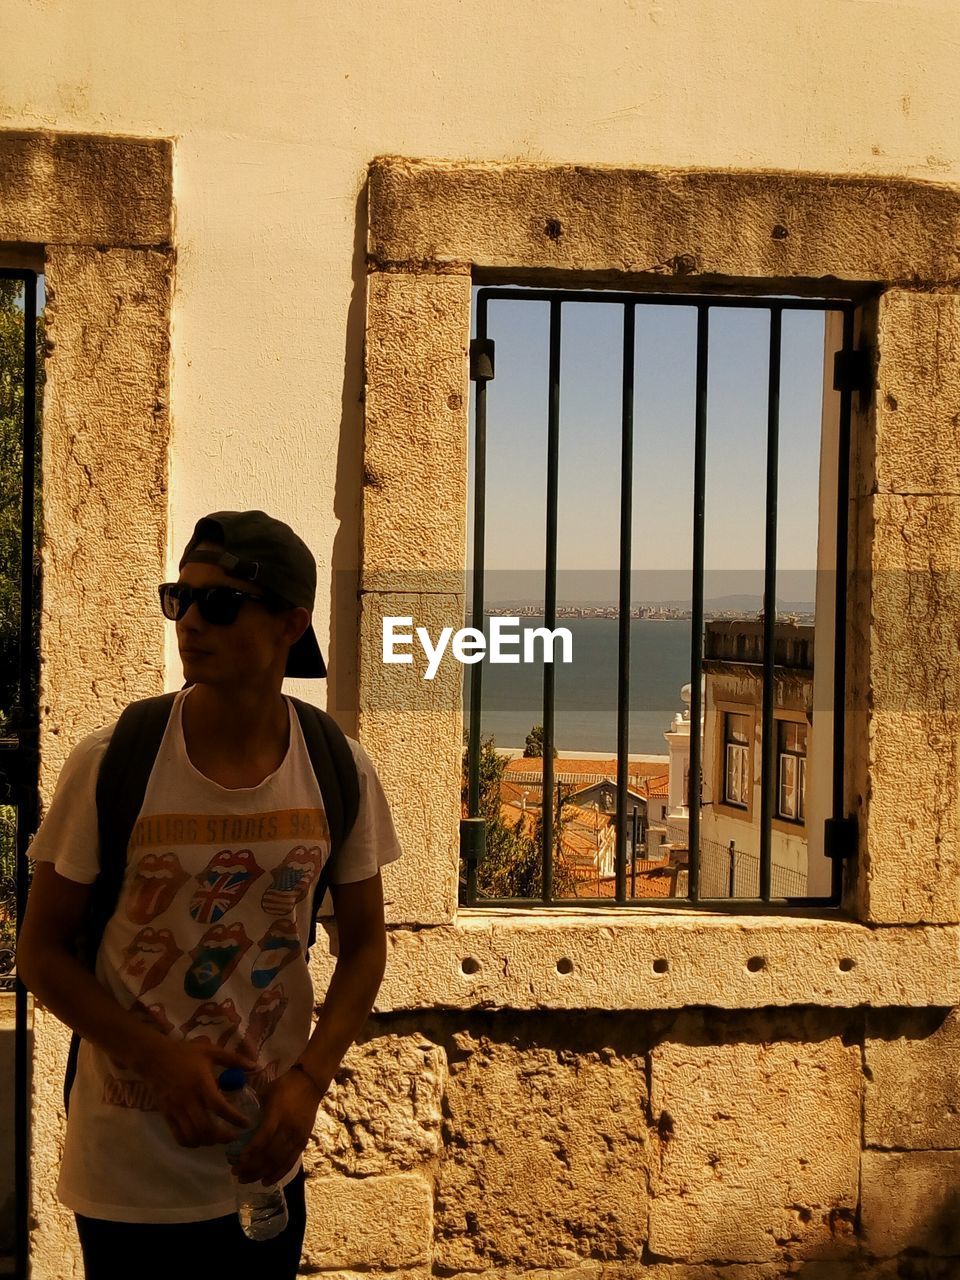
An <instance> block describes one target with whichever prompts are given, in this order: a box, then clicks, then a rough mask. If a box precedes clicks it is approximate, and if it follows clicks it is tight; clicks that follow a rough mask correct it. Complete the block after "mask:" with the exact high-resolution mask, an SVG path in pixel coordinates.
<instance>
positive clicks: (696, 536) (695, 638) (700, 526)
mask: <svg viewBox="0 0 960 1280" xmlns="http://www.w3.org/2000/svg"><path fill="white" fill-rule="evenodd" d="M709 335H710V313H709V309H708V306H707V304H705V303H702V304H700V305H699V306H698V307H697V399H696V430H695V439H694V461H693V600H692V606H693V608H692V614H693V617H692V620H691V623H690V626H691V636H690V641H691V644H690V650H691V652H690V769H689V774H688V779H687V788H688V789H687V814H688V819H687V822H688V827H687V831H688V839H687V844H688V846H689V853H688V855H687V856H688V871H687V891H688V893H689V896H690V899H691V901H693V902H696V901H697V900H698V899H699V897H700V772H701V767H702V759H701V757H702V743H701V740H700V732H701V729H700V720H701V702H702V697H701V689H700V683H701V680H702V678H703V674H702V673H703V543H704V529H705V509H706V489H707V346H708V342H709Z"/></svg>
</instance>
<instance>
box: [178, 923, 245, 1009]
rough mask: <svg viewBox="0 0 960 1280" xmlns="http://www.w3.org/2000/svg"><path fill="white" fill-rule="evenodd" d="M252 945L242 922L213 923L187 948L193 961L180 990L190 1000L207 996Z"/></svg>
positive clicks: (221, 984)
mask: <svg viewBox="0 0 960 1280" xmlns="http://www.w3.org/2000/svg"><path fill="white" fill-rule="evenodd" d="M252 945H253V943H252V942H251V941H250V939H249V938H248V937H247V935H246V934H245V933H244V930H243V925H242V924H240V923H237V924H215V925H214V926H213V928H212V929H208V930H207V932H206V933H205V934H204V935H203V937H202V938H201V939H200V941H199V942H198V943H197V945H196V946H195V947H194V949H193V950H192V951H191V952H190V959H191V960H192V961H193V963H192V964H191V965H190V968H189V969H188V970H187V972H186V976H185V977H184V979H183V989H184V991H185V992H186V993H187V995H188V996H191V997H192V998H193V999H194V1000H209V999H210V997H211V996H213V995H216V993H217V992H218V991H219V990H220V988H221V986H223V984H224V983H225V982H226V980H227V979H228V978H229V977H230V975H231V973H233V971H234V969H236V967H237V965H238V964H239V963H240V960H241V958H242V956H243V954H244V952H245V951H247V950H248V949H249V948H250V947H251V946H252Z"/></svg>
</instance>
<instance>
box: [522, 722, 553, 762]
mask: <svg viewBox="0 0 960 1280" xmlns="http://www.w3.org/2000/svg"><path fill="white" fill-rule="evenodd" d="M523 754H524V758H525V759H527V760H540V759H542V758H543V725H542V724H535V725H534V726H533V728H532V729H531V730H530V732H529V733H528V734H527V741H526V745H525V746H524V748H523ZM553 758H554V760H556V758H557V748H556V747H554V748H553Z"/></svg>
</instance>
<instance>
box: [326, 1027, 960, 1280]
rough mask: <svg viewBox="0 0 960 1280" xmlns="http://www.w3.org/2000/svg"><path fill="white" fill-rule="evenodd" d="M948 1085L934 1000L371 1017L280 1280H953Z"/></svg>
mask: <svg viewBox="0 0 960 1280" xmlns="http://www.w3.org/2000/svg"><path fill="white" fill-rule="evenodd" d="M958 1071H960V1020H958V1016H957V1013H956V1011H947V1010H942V1009H927V1010H923V1011H912V1012H910V1013H904V1012H901V1011H891V1010H883V1011H877V1010H863V1009H852V1010H824V1009H817V1008H789V1009H781V1010H757V1011H743V1012H736V1011H719V1010H685V1011H678V1012H658V1013H642V1012H631V1013H600V1012H586V1011H584V1012H580V1013H574V1014H568V1015H566V1016H564V1017H558V1016H557V1015H556V1014H555V1013H553V1014H551V1013H549V1012H505V1011H504V1012H498V1013H491V1014H481V1013H476V1012H475V1013H458V1014H454V1013H449V1014H439V1013H434V1014H431V1015H416V1016H413V1015H409V1014H398V1015H392V1016H384V1015H381V1016H378V1017H376V1018H374V1019H372V1020H371V1022H370V1024H369V1026H368V1028H367V1034H366V1037H365V1039H364V1041H363V1042H362V1043H361V1044H359V1045H357V1046H355V1047H354V1048H353V1049H352V1050H351V1051H350V1053H349V1054H348V1056H347V1059H346V1060H345V1063H344V1066H343V1068H342V1070H341V1072H340V1074H339V1076H338V1079H337V1081H336V1083H335V1085H334V1086H333V1088H332V1089H331V1091H330V1094H329V1095H328V1097H327V1098H326V1099H325V1101H324V1104H323V1107H322V1109H321V1113H320V1117H319V1121H318V1126H317V1131H316V1135H315V1138H314V1140H313V1142H312V1144H311V1146H310V1148H309V1149H308V1153H307V1158H306V1166H307V1171H308V1182H307V1196H308V1204H309V1206H310V1220H309V1227H308V1240H307V1247H306V1249H305V1251H304V1261H303V1270H302V1273H303V1275H304V1276H307V1275H311V1276H312V1275H323V1274H329V1273H334V1274H336V1275H337V1276H345V1275H351V1276H352V1275H359V1274H361V1273H363V1274H367V1275H369V1274H371V1273H372V1274H374V1275H376V1276H386V1275H391V1274H392V1275H396V1276H398V1277H399V1276H406V1275H408V1274H409V1275H417V1276H425V1275H427V1274H433V1275H439V1276H445V1277H467V1276H472V1275H477V1274H478V1273H482V1274H484V1275H485V1276H497V1277H505V1276H517V1277H519V1276H527V1275H529V1276H531V1277H536V1280H545V1277H546V1276H550V1277H560V1276H563V1277H564V1278H565V1280H567V1278H570V1277H574V1276H583V1277H584V1280H586V1278H587V1277H594V1276H616V1277H627V1276H631V1277H632V1276H638V1275H643V1276H648V1275H649V1276H650V1277H656V1278H657V1280H667V1278H668V1277H676V1280H694V1278H696V1280H707V1277H711V1278H714V1277H716V1278H717V1280H720V1278H721V1277H728V1278H729V1280H760V1278H761V1277H771V1278H772V1277H775V1276H793V1275H796V1276H803V1277H806V1278H807V1280H840V1278H841V1277H859V1276H864V1277H866V1276H878V1277H882V1276H891V1277H893V1276H901V1277H903V1276H907V1277H917V1278H918V1280H919V1278H920V1277H930V1278H933V1277H947V1276H950V1277H956V1275H958V1274H960V1212H958V1196H960V1193H958V1191H957V1187H958V1185H960V1184H958V1174H960V1126H958V1124H957V1113H958V1108H960V1085H958ZM951 1268H953V1269H952V1270H951Z"/></svg>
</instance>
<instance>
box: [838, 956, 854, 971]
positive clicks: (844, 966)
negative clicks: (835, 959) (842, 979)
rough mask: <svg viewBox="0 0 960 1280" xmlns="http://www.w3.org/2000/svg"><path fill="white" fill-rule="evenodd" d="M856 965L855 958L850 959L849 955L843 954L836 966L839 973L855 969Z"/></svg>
mask: <svg viewBox="0 0 960 1280" xmlns="http://www.w3.org/2000/svg"><path fill="white" fill-rule="evenodd" d="M856 967H857V962H856V960H851V959H850V957H849V956H844V957H843V959H842V960H841V961H840V962H839V964H838V965H837V968H838V969H839V970H840V972H841V973H849V972H850V970H851V969H855V968H856Z"/></svg>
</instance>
